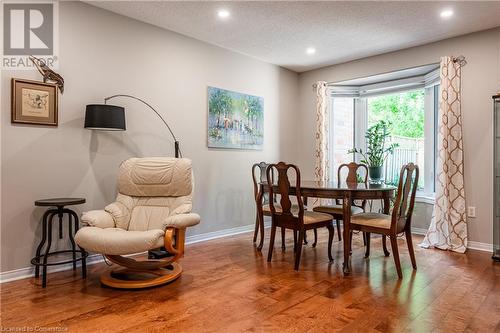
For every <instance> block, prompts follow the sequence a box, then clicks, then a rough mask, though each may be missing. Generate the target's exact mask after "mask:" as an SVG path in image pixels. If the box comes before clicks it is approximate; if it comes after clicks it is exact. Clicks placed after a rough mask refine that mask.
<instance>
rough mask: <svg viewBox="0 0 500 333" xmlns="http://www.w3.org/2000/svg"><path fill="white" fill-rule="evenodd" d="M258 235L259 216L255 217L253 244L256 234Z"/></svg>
mask: <svg viewBox="0 0 500 333" xmlns="http://www.w3.org/2000/svg"><path fill="white" fill-rule="evenodd" d="M257 214H258V213H257ZM258 233H259V215H255V230H254V232H253V242H254V243H255V242H256V241H257V234H258Z"/></svg>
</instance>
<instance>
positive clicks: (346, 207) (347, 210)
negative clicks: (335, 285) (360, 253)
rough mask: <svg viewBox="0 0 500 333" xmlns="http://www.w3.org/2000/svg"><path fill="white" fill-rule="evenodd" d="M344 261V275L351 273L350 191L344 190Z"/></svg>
mask: <svg viewBox="0 0 500 333" xmlns="http://www.w3.org/2000/svg"><path fill="white" fill-rule="evenodd" d="M343 208H344V237H343V238H344V263H343V265H342V266H343V271H344V274H345V275H348V274H350V273H351V264H350V259H351V258H350V251H351V237H350V232H351V230H350V229H351V228H350V223H351V193H350V192H349V191H346V192H345V193H344V202H343Z"/></svg>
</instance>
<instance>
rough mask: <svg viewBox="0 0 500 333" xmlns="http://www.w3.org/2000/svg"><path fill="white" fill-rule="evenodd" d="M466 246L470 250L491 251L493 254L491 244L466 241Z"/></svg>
mask: <svg viewBox="0 0 500 333" xmlns="http://www.w3.org/2000/svg"><path fill="white" fill-rule="evenodd" d="M467 248H468V249H471V250H479V251H486V252H491V253H492V254H493V244H488V243H481V242H474V241H468V242H467Z"/></svg>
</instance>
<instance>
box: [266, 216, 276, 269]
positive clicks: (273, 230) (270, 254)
mask: <svg viewBox="0 0 500 333" xmlns="http://www.w3.org/2000/svg"><path fill="white" fill-rule="evenodd" d="M275 236H276V226H275V225H274V223H273V225H272V226H271V239H270V240H269V252H268V253H267V261H271V259H272V258H273V250H274V238H275Z"/></svg>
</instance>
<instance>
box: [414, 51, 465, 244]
mask: <svg viewBox="0 0 500 333" xmlns="http://www.w3.org/2000/svg"><path fill="white" fill-rule="evenodd" d="M440 72H441V88H440V93H441V102H440V106H439V116H438V125H439V133H438V140H437V141H438V142H437V144H438V147H437V148H438V157H437V179H436V203H435V204H434V212H433V216H432V220H431V225H430V227H429V230H428V231H427V235H426V236H425V239H424V241H423V243H422V244H420V245H421V246H422V247H436V248H439V249H443V250H451V251H455V252H460V253H464V252H465V251H466V249H467V221H466V214H465V190H464V152H463V140H462V110H461V99H462V96H461V65H460V64H459V63H458V62H455V61H454V59H453V58H452V57H443V58H441V68H440Z"/></svg>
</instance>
